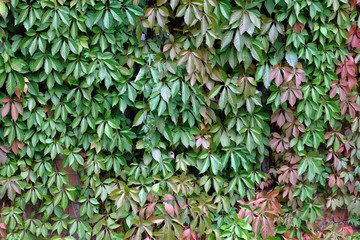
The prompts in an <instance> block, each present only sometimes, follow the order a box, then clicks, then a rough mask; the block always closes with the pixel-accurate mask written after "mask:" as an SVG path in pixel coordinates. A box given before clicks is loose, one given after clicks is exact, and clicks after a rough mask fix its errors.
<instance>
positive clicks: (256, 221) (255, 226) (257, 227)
mask: <svg viewBox="0 0 360 240" xmlns="http://www.w3.org/2000/svg"><path fill="white" fill-rule="evenodd" d="M252 227H253V230H254V233H255V235H257V234H258V232H259V230H260V216H257V217H256V218H255V219H254V221H253V223H252Z"/></svg>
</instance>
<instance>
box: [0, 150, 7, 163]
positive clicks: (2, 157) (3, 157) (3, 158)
mask: <svg viewBox="0 0 360 240" xmlns="http://www.w3.org/2000/svg"><path fill="white" fill-rule="evenodd" d="M6 160H7V154H6V153H5V152H3V151H2V150H0V164H5V163H6Z"/></svg>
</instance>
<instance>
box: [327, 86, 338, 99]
mask: <svg viewBox="0 0 360 240" xmlns="http://www.w3.org/2000/svg"><path fill="white" fill-rule="evenodd" d="M336 89H337V87H333V88H332V89H331V90H330V93H329V96H330V98H334V97H335V95H336Z"/></svg>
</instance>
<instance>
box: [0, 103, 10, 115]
mask: <svg viewBox="0 0 360 240" xmlns="http://www.w3.org/2000/svg"><path fill="white" fill-rule="evenodd" d="M9 110H10V102H7V103H6V104H5V105H4V106H3V107H2V108H1V116H2V117H5V116H6V115H7V114H8V113H9Z"/></svg>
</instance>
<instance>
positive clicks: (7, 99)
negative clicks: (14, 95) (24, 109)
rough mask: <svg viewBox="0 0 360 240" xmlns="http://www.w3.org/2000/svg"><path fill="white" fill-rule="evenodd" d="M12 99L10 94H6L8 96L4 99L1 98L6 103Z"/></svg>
mask: <svg viewBox="0 0 360 240" xmlns="http://www.w3.org/2000/svg"><path fill="white" fill-rule="evenodd" d="M10 99H11V98H10V96H6V97H3V99H1V101H2V102H4V103H7V102H9V101H10Z"/></svg>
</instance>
